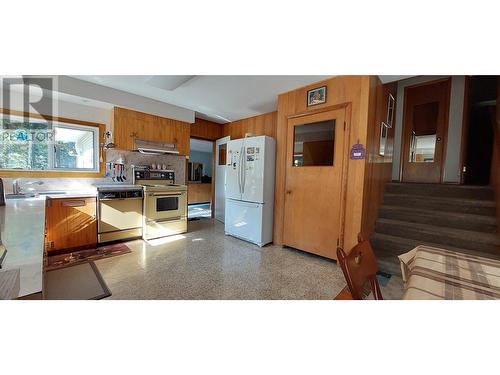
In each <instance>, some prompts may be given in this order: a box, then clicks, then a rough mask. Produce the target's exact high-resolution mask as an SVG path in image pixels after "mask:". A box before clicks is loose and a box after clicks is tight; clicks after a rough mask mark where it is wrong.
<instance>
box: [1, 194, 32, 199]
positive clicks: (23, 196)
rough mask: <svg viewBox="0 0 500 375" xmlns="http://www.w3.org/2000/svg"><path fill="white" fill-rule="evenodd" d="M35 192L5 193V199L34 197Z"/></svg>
mask: <svg viewBox="0 0 500 375" xmlns="http://www.w3.org/2000/svg"><path fill="white" fill-rule="evenodd" d="M34 197H36V194H6V195H5V199H23V198H34Z"/></svg>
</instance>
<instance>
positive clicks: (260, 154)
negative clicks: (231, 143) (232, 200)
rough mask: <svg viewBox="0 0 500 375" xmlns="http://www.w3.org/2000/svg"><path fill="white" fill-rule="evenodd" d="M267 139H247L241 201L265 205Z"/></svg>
mask: <svg viewBox="0 0 500 375" xmlns="http://www.w3.org/2000/svg"><path fill="white" fill-rule="evenodd" d="M264 146H265V137H264V136H260V137H249V138H246V139H245V143H244V148H243V150H244V155H243V169H244V174H243V179H242V180H243V182H242V184H243V189H242V196H241V200H243V201H247V202H256V203H264V170H265V168H264V163H265V153H266V150H265V147H264Z"/></svg>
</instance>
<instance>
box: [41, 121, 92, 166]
mask: <svg viewBox="0 0 500 375" xmlns="http://www.w3.org/2000/svg"><path fill="white" fill-rule="evenodd" d="M52 124H53V127H52V130H54V136H56V132H57V130H56V128H62V129H72V130H85V131H92V133H93V134H92V139H93V142H94V160H93V161H94V167H93V168H60V167H56V165H55V156H56V151H55V143H54V150H53V151H52V153H51V154H50V155H49V160H50V159H52V169H46V170H47V171H51V172H56V171H61V172H99V152H100V145H99V129H98V128H96V127H94V126H88V125H77V124H68V123H65V122H60V121H52ZM54 141H55V140H54ZM49 164H50V163H49Z"/></svg>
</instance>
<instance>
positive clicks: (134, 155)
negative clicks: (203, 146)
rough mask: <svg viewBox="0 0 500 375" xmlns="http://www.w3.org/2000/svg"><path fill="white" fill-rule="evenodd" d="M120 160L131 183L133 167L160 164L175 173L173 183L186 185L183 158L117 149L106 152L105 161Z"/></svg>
mask: <svg viewBox="0 0 500 375" xmlns="http://www.w3.org/2000/svg"><path fill="white" fill-rule="evenodd" d="M120 158H123V159H124V162H125V171H126V173H127V180H128V181H132V166H133V165H148V166H151V165H152V164H156V165H158V164H160V165H166V166H167V169H172V170H174V172H175V183H176V184H185V183H186V163H187V159H186V157H185V156H181V155H175V154H166V155H144V154H141V153H139V152H133V151H124V150H119V149H109V150H107V151H106V161H107V162H108V163H110V162H116V161H117V160H119V159H120ZM129 183H130V182H129Z"/></svg>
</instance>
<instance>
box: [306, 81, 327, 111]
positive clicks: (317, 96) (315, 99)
mask: <svg viewBox="0 0 500 375" xmlns="http://www.w3.org/2000/svg"><path fill="white" fill-rule="evenodd" d="M323 103H326V86H322V87H318V88H317V89H312V90H309V91H308V92H307V106H308V107H309V106H312V105H318V104H323Z"/></svg>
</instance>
